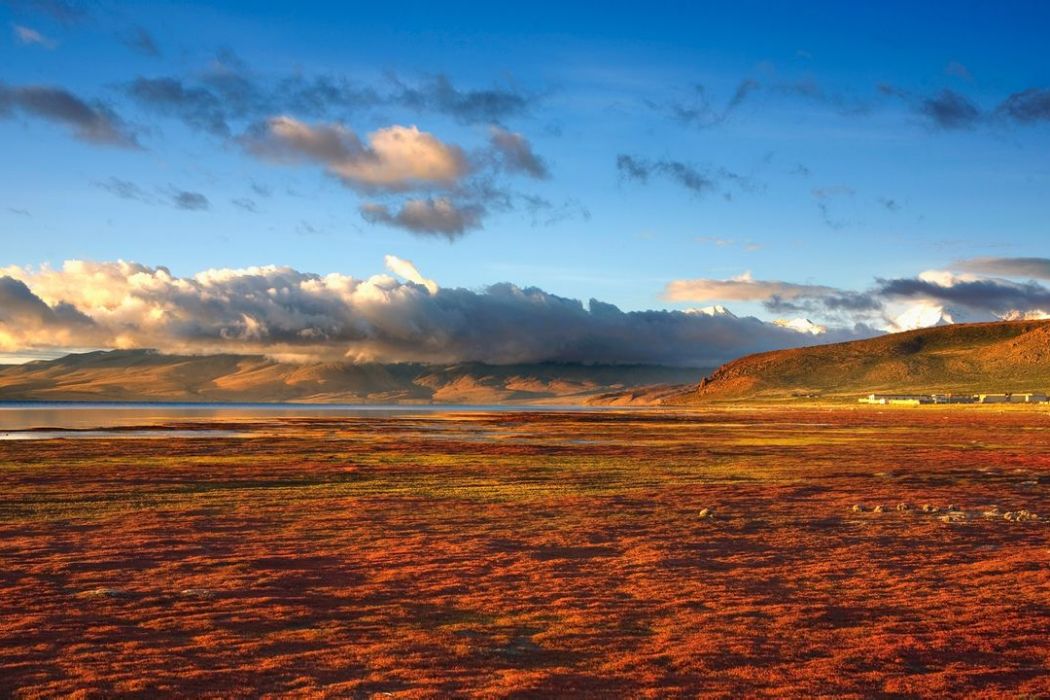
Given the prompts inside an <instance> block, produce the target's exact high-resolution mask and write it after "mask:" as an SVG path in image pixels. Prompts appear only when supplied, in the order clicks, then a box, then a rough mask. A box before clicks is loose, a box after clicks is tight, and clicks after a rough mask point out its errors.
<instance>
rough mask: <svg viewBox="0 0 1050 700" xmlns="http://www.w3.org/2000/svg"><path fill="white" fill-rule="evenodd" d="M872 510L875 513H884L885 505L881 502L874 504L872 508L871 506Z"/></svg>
mask: <svg viewBox="0 0 1050 700" xmlns="http://www.w3.org/2000/svg"><path fill="white" fill-rule="evenodd" d="M872 511H874V512H876V513H885V512H886V507H885V506H883V505H882V504H879V505H877V506H875V507H874V508H872Z"/></svg>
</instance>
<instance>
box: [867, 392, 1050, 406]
mask: <svg viewBox="0 0 1050 700" xmlns="http://www.w3.org/2000/svg"><path fill="white" fill-rule="evenodd" d="M1047 401H1050V399H1048V398H1047V395H1046V394H1044V393H1041V392H1014V393H1006V394H868V395H867V396H865V397H864V398H862V399H860V402H861V403H869V404H878V405H882V406H885V405H887V404H893V405H896V406H918V405H920V404H927V403H1047Z"/></svg>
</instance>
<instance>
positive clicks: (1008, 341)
mask: <svg viewBox="0 0 1050 700" xmlns="http://www.w3.org/2000/svg"><path fill="white" fill-rule="evenodd" d="M1048 389H1050V321H1046V320H1032V321H998V322H991V323H960V324H952V325H945V326H936V327H930V328H922V329H918V330H912V331H905V332H902V333H892V334H887V335H882V336H877V337H875V338H868V339H865V340H855V341H849V342H845V343H833V344H828V345H814V346H809V347H804V348H792V349H787V350H774V351H770V352H764V353H757V354H754V355H748V356H745V357H741V358H738V359H736V360H732V361H731V362H727V363H726V364H724V365H722V366H721V367H719V368H718V369H716V370H715V371H714V372H713V373H712V374H710V375H709V376H706V377H704V378H703V379H702V380H701V382H700V385H699V386H698V388H697V389H696V391H693V392H689V393H685V394H682V395H679V396H677V397H675V400H674V401H673V402H674V403H695V402H705V401H729V400H741V399H759V400H784V399H791V398H797V397H800V396H801V397H809V398H818V397H819V398H826V399H834V400H843V399H854V400H855V399H856V398H857V397H859V396H862V395H864V394H867V393H872V392H886V393H950V392H956V393H966V392H974V393H978V392H987V393H997V392H1008V391H1015V392H1019V391H1033V390H1048Z"/></svg>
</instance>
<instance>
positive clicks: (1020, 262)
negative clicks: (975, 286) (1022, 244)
mask: <svg viewBox="0 0 1050 700" xmlns="http://www.w3.org/2000/svg"><path fill="white" fill-rule="evenodd" d="M952 267H953V268H955V269H957V270H962V271H964V272H978V273H983V274H988V275H1002V276H1004V277H1027V278H1029V279H1040V280H1050V258H990V257H986V258H970V259H968V260H959V261H957V262H955V263H953V264H952Z"/></svg>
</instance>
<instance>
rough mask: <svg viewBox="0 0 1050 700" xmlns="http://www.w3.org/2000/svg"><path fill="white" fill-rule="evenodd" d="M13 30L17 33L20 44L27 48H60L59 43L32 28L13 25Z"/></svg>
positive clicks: (16, 36)
mask: <svg viewBox="0 0 1050 700" xmlns="http://www.w3.org/2000/svg"><path fill="white" fill-rule="evenodd" d="M11 29H12V30H13V31H14V33H15V38H16V39H18V43H20V44H23V45H25V46H42V47H44V48H45V49H54V48H55V47H57V46H58V42H57V41H55V40H54V39H51V38H48V37H46V36H44V35H43V34H41V33H40V32H38V31H37V30H35V29H31V28H30V27H25V26H22V25H21V24H15V25H12V27H11Z"/></svg>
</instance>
